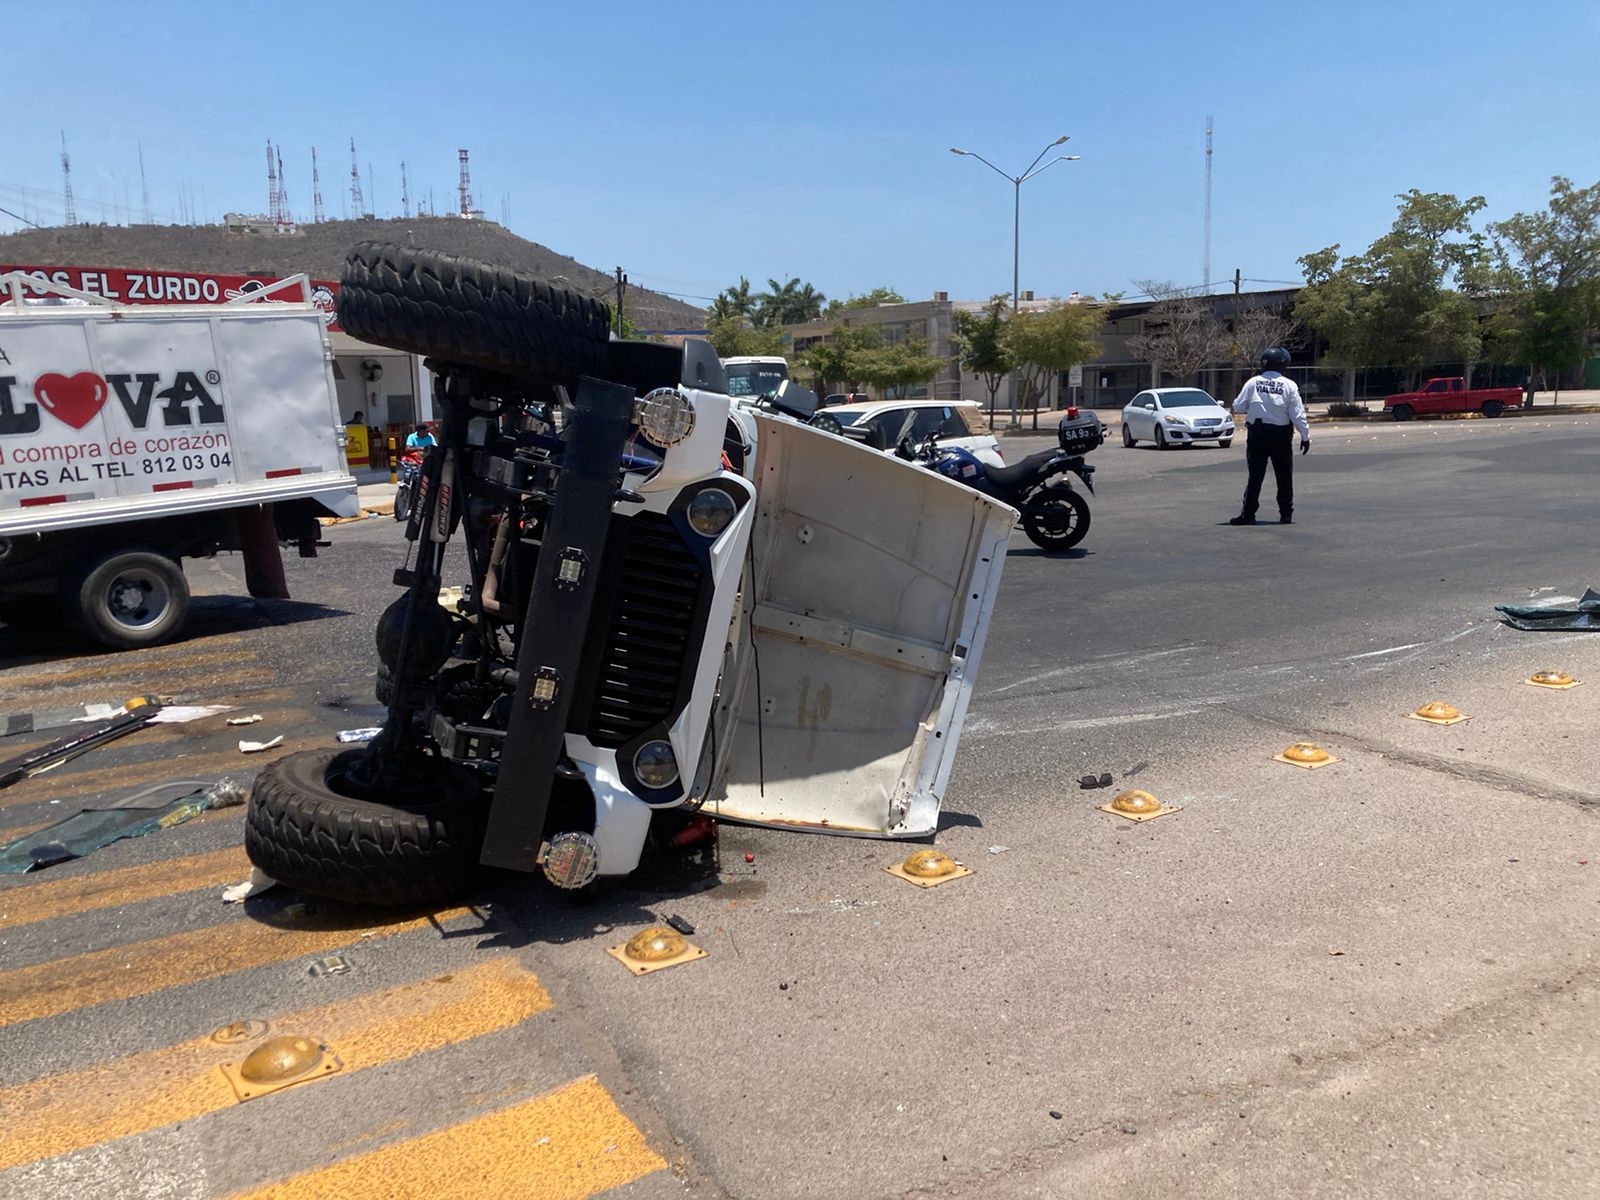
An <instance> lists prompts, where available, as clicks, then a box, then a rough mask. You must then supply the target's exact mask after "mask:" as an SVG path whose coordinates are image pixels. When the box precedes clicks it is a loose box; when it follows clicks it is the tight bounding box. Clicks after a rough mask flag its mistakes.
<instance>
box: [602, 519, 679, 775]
mask: <svg viewBox="0 0 1600 1200" xmlns="http://www.w3.org/2000/svg"><path fill="white" fill-rule="evenodd" d="M627 526H628V528H627V547H626V549H625V550H624V551H623V561H622V568H621V572H620V575H619V577H618V579H617V584H616V590H615V591H614V592H613V594H612V597H611V619H610V623H609V625H608V627H607V629H606V641H605V650H604V653H603V655H602V657H601V662H600V668H599V672H598V676H597V678H596V680H595V686H594V695H593V700H592V701H591V703H590V706H589V721H588V726H587V728H586V730H585V733H586V734H587V736H588V738H589V740H590V741H591V742H593V743H594V744H595V745H597V746H604V747H607V748H608V749H615V748H617V747H618V746H622V745H625V744H626V743H628V742H630V741H632V740H633V739H634V738H636V737H638V736H639V735H640V734H641V733H643V732H644V731H645V730H646V729H649V728H650V727H651V726H652V725H656V724H658V723H660V722H663V721H666V720H667V718H668V717H670V716H671V715H672V713H673V710H674V708H675V705H676V700H677V695H678V685H679V683H680V682H681V681H682V679H683V672H684V669H685V663H686V662H687V660H688V658H689V656H690V654H691V652H693V651H694V650H697V649H698V646H699V644H700V639H699V638H696V637H693V636H692V635H693V633H694V614H695V604H696V601H697V600H698V598H699V595H700V564H699V563H698V562H697V561H696V560H695V557H694V555H693V554H691V553H690V551H689V548H688V547H687V546H685V545H684V544H683V539H682V537H680V536H679V534H678V530H677V528H676V527H675V526H674V525H673V523H672V521H671V520H670V519H669V518H667V517H664V516H661V515H659V514H657V513H640V514H639V515H638V516H637V517H633V518H631V519H630V520H629V521H628V522H627Z"/></svg>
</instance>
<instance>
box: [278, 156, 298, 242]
mask: <svg viewBox="0 0 1600 1200" xmlns="http://www.w3.org/2000/svg"><path fill="white" fill-rule="evenodd" d="M277 153H278V224H280V225H293V224H294V218H293V217H292V216H290V215H289V177H288V176H287V175H285V174H284V173H283V147H282V146H279V147H278V148H277Z"/></svg>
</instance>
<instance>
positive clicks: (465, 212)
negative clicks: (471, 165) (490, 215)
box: [456, 150, 472, 217]
mask: <svg viewBox="0 0 1600 1200" xmlns="http://www.w3.org/2000/svg"><path fill="white" fill-rule="evenodd" d="M456 157H457V158H459V159H460V160H461V182H460V183H459V184H458V185H457V188H458V190H459V191H460V192H461V211H460V212H459V213H458V214H457V215H458V216H461V217H471V216H472V177H471V176H470V175H469V174H468V173H467V152H466V151H465V150H457V151H456Z"/></svg>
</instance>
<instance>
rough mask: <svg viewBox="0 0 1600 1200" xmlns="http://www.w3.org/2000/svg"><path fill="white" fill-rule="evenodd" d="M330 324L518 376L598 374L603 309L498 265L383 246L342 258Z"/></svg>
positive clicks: (564, 379)
mask: <svg viewBox="0 0 1600 1200" xmlns="http://www.w3.org/2000/svg"><path fill="white" fill-rule="evenodd" d="M339 324H340V326H341V327H342V328H343V329H344V331H345V332H346V333H348V334H350V336H352V337H356V338H360V339H361V340H362V341H364V342H373V343H375V344H377V345H380V346H390V347H393V348H394V349H396V350H405V351H407V352H409V353H412V354H421V355H426V356H429V357H433V358H440V359H444V360H446V361H448V362H453V363H460V364H462V365H464V366H469V367H481V368H483V369H485V370H488V371H497V372H499V373H501V374H504V375H513V376H516V377H517V378H520V379H538V380H543V381H546V382H551V383H575V382H576V380H577V378H578V376H579V375H585V374H589V375H596V374H600V373H602V370H603V367H604V365H605V362H606V359H607V349H606V347H607V343H608V342H609V340H610V337H611V334H610V325H611V310H610V309H609V308H607V307H606V305H605V304H603V303H601V302H600V301H598V300H593V299H591V298H589V297H588V296H583V295H580V294H578V293H577V292H570V291H567V290H566V289H565V288H559V287H555V286H554V285H552V284H549V283H545V282H544V281H543V280H539V279H534V278H533V277H532V276H530V275H523V274H519V273H518V272H516V271H512V270H509V269H507V268H505V267H497V266H494V265H492V264H490V263H486V262H480V261H478V260H477V259H474V258H463V257H461V256H460V255H455V254H442V253H439V252H437V251H431V250H415V249H412V248H410V247H407V246H395V245H389V244H385V243H383V242H362V243H361V244H360V245H358V246H356V248H355V249H354V250H352V251H351V252H350V256H349V257H348V258H346V259H345V264H344V277H343V279H342V281H341V282H340V285H339Z"/></svg>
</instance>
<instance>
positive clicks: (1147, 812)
mask: <svg viewBox="0 0 1600 1200" xmlns="http://www.w3.org/2000/svg"><path fill="white" fill-rule="evenodd" d="M1100 811H1101V812H1108V813H1111V814H1112V815H1113V816H1118V817H1127V818H1128V820H1130V821H1153V820H1154V819H1155V818H1156V817H1163V816H1166V814H1167V813H1175V812H1181V811H1182V809H1181V808H1179V807H1177V806H1176V805H1174V806H1171V807H1169V806H1167V805H1165V804H1163V803H1161V801H1159V800H1157V799H1156V798H1155V796H1154V795H1153V794H1151V793H1150V792H1145V791H1139V790H1134V791H1130V792H1118V793H1117V795H1116V797H1115V798H1114V799H1113V800H1112V801H1111V803H1109V804H1102V805H1101V806H1100Z"/></svg>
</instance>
